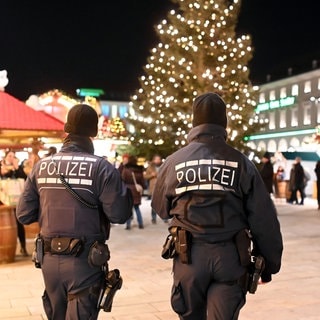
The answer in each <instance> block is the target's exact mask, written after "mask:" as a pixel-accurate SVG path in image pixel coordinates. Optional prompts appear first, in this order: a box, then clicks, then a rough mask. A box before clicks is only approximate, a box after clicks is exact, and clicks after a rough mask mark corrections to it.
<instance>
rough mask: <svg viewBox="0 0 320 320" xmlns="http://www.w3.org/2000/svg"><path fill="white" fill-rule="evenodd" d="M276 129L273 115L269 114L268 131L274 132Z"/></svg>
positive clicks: (272, 113)
mask: <svg viewBox="0 0 320 320" xmlns="http://www.w3.org/2000/svg"><path fill="white" fill-rule="evenodd" d="M275 128H276V121H275V113H274V112H270V113H269V129H270V130H274V129H275Z"/></svg>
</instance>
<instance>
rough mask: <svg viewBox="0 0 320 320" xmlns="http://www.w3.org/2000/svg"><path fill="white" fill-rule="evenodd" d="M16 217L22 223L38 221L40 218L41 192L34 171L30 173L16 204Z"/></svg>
mask: <svg viewBox="0 0 320 320" xmlns="http://www.w3.org/2000/svg"><path fill="white" fill-rule="evenodd" d="M16 217H17V219H18V221H19V222H20V223H22V224H30V223H33V222H37V221H38V219H39V193H38V189H37V186H36V182H35V178H34V175H33V173H30V175H29V176H28V177H27V180H26V182H25V186H24V190H23V193H22V194H21V196H20V198H19V201H18V203H17V206H16Z"/></svg>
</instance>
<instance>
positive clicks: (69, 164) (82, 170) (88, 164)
mask: <svg viewBox="0 0 320 320" xmlns="http://www.w3.org/2000/svg"><path fill="white" fill-rule="evenodd" d="M58 173H61V174H62V175H63V176H64V177H65V179H66V181H67V182H68V183H69V184H70V185H71V187H72V189H74V190H75V191H76V192H77V193H78V194H79V195H80V196H81V197H82V198H84V199H85V200H86V201H87V202H89V203H91V204H97V205H99V207H100V210H98V209H95V208H89V207H87V206H85V205H84V204H83V203H81V202H80V201H79V200H77V199H75V198H74V197H73V196H72V195H71V194H70V193H69V192H68V191H67V190H66V188H65V186H64V185H63V184H62V183H61V181H60V179H59V176H58ZM99 211H101V212H102V216H100V215H99ZM16 215H17V218H18V220H19V221H20V222H21V223H23V224H30V223H32V222H36V221H39V224H40V229H41V234H42V236H43V237H45V238H46V237H48V238H51V237H59V236H60V237H76V238H82V237H85V238H88V239H90V238H92V239H95V238H97V239H98V238H99V239H100V237H101V218H102V219H104V218H106V219H107V221H109V222H111V223H125V222H126V221H127V219H128V218H129V217H130V216H131V215H132V196H131V193H130V191H128V189H127V188H126V186H125V184H124V183H123V181H122V180H121V177H120V174H119V171H118V170H117V169H115V168H114V167H113V165H112V164H111V163H109V162H108V161H107V160H105V159H104V158H102V157H98V156H95V155H93V154H90V153H85V152H83V151H81V150H80V149H79V148H78V147H77V146H76V145H72V144H71V145H70V144H69V145H67V146H64V147H63V148H62V149H61V151H60V152H59V153H56V154H55V155H53V156H52V157H47V158H44V159H41V160H40V161H39V162H37V163H36V164H35V166H34V168H33V170H32V172H31V173H30V174H29V176H28V178H27V180H26V184H25V190H24V192H23V194H22V196H21V197H20V200H19V203H18V205H17V212H16ZM106 237H107V235H106ZM104 240H105V239H104Z"/></svg>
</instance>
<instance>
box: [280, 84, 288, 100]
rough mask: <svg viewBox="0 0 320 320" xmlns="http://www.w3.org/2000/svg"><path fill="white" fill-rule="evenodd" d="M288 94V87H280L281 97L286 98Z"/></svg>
mask: <svg viewBox="0 0 320 320" xmlns="http://www.w3.org/2000/svg"><path fill="white" fill-rule="evenodd" d="M286 96H287V88H285V87H284V88H281V89H280V98H285V97H286Z"/></svg>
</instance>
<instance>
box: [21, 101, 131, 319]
mask: <svg viewBox="0 0 320 320" xmlns="http://www.w3.org/2000/svg"><path fill="white" fill-rule="evenodd" d="M64 130H65V132H66V133H68V135H67V136H66V138H65V139H64V141H63V146H62V148H61V149H60V151H59V152H58V153H56V154H54V155H53V156H52V157H51V156H50V157H46V158H43V159H40V160H39V161H38V162H37V163H36V164H35V165H34V167H33V169H32V171H31V173H29V174H28V177H27V180H26V183H25V188H24V191H23V193H22V195H21V197H20V199H19V202H18V205H17V211H16V215H17V218H18V220H19V221H20V222H21V223H23V224H30V223H33V222H36V221H38V222H39V225H40V230H41V231H40V238H39V239H38V241H41V242H42V243H43V246H42V248H43V251H44V255H43V257H41V258H39V263H40V266H41V271H42V275H43V279H44V285H45V291H44V294H43V296H42V300H43V307H44V310H45V312H46V315H47V318H48V319H50V320H62V319H74V320H83V319H91V320H96V319H97V318H98V313H99V310H100V308H99V295H100V293H101V284H102V281H103V280H104V279H105V277H106V273H105V270H106V267H107V266H108V260H109V258H110V255H109V250H108V249H107V248H108V247H107V244H106V241H107V240H108V239H109V233H110V224H111V223H115V224H119V223H120V224H122V223H125V222H126V221H127V220H128V218H129V217H130V216H131V215H132V196H131V192H130V190H129V189H128V188H127V187H126V186H125V184H124V182H123V181H122V179H121V175H120V173H119V171H118V170H117V169H116V168H115V167H114V166H113V164H111V163H110V162H108V161H107V160H106V159H105V158H103V157H99V156H96V155H95V154H94V145H93V142H92V137H95V136H96V135H97V131H98V115H97V113H96V111H95V110H94V109H93V108H92V107H91V106H89V105H86V104H77V105H75V106H73V107H72V108H71V109H70V110H69V112H68V116H67V122H66V123H65V126H64ZM97 246H98V247H99V249H95V248H96V247H97ZM40 251H42V250H38V251H37V252H38V254H39V256H40ZM94 252H98V253H97V254H96V255H94ZM41 256H42V254H41ZM96 258H98V259H96Z"/></svg>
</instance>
